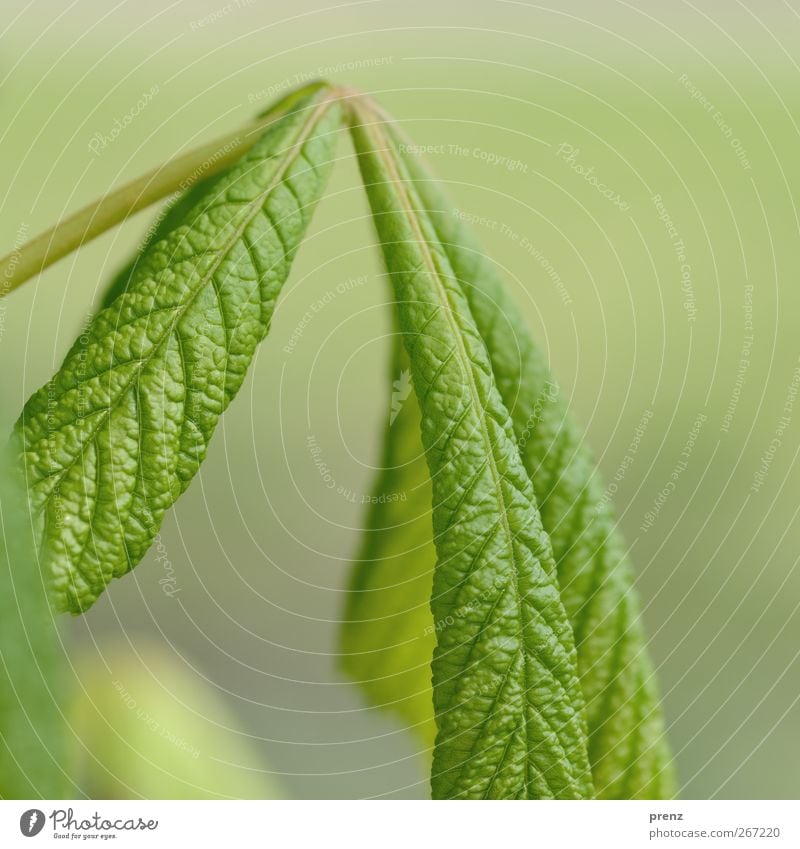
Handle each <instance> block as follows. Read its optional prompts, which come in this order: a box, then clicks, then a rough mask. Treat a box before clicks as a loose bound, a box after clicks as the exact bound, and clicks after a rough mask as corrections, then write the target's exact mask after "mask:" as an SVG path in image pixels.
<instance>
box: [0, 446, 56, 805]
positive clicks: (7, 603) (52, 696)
mask: <svg viewBox="0 0 800 849" xmlns="http://www.w3.org/2000/svg"><path fill="white" fill-rule="evenodd" d="M14 459H15V458H14V457H13V456H11V453H10V452H9V451H7V450H6V446H3V448H2V450H0V798H3V799H60V798H63V797H64V796H65V795H71V794H69V793H68V791H67V781H66V778H65V773H64V764H63V760H64V753H65V743H66V739H67V735H68V730H69V729H68V728H67V726H66V723H65V721H64V719H63V716H62V714H61V708H60V706H61V704H62V703H63V700H64V696H65V689H66V688H65V681H64V675H63V674H62V672H61V664H62V663H64V662H65V660H64V657H63V654H62V652H61V650H60V646H59V640H58V634H57V631H56V626H55V622H54V621H53V614H52V612H51V611H50V606H49V604H48V600H47V594H46V591H45V582H44V580H43V576H42V574H41V572H40V570H39V564H38V563H37V560H36V557H35V556H34V554H33V539H32V534H31V521H30V515H29V512H28V510H27V505H26V503H25V490H24V487H23V482H22V476H21V475H20V474H19V470H18V469H17V468H16V467H15V464H14Z"/></svg>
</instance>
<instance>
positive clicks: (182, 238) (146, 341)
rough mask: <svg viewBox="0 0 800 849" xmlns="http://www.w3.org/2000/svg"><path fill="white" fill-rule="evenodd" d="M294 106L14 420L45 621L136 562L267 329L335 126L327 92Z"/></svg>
mask: <svg viewBox="0 0 800 849" xmlns="http://www.w3.org/2000/svg"><path fill="white" fill-rule="evenodd" d="M295 106H296V108H294V109H293V111H291V112H290V113H289V114H287V115H286V116H284V117H282V118H280V119H279V120H277V121H275V123H273V124H271V125H270V127H269V129H268V130H267V131H266V132H265V133H264V135H263V137H262V138H261V139H260V140H259V141H258V142H257V143H256V144H255V146H254V147H253V148H252V149H251V150H250V151H249V152H248V153H247V154H246V155H245V156H244V157H243V158H242V159H241V160H240V161H239V162H238V163H237V164H236V165H235V166H233V167H232V168H231V170H230V171H229V172H228V173H227V174H226V175H225V177H224V178H221V179H220V180H219V181H214V183H213V187H212V189H211V192H210V196H209V197H207V198H206V197H204V198H203V199H202V200H199V201H198V203H197V205H196V206H195V207H193V209H192V210H191V211H190V212H189V213H188V215H187V219H186V222H187V223H184V224H182V225H181V226H179V227H177V228H176V229H173V230H172V231H171V232H170V233H169V234H168V235H167V236H166V238H164V239H162V240H160V241H157V242H155V243H154V244H152V245H151V246H150V248H149V249H148V250H147V251H146V252H145V255H144V256H143V257H142V259H141V261H140V262H139V263H138V264H137V268H136V269H135V271H134V274H133V278H132V279H131V281H130V284H129V285H128V287H127V290H126V291H125V292H124V293H123V294H121V295H120V296H119V297H117V298H116V300H115V301H114V302H113V304H112V306H111V307H109V308H108V309H105V310H103V311H102V312H101V313H99V314H98V315H97V316H96V317H95V319H94V320H93V321H92V322H91V324H90V326H89V327H88V328H87V329H86V331H85V332H84V333H83V334H82V335H81V337H80V338H79V339H78V340H77V342H76V343H75V345H74V346H73V348H72V350H71V351H70V352H69V354H68V355H67V358H66V360H65V361H64V364H63V365H62V367H61V369H60V370H59V371H58V373H57V374H56V375H55V377H54V378H53V379H52V380H51V381H50V382H49V383H48V384H47V385H46V386H44V387H43V388H42V389H41V390H39V392H37V393H36V394H35V395H34V396H33V397H32V398H31V400H30V401H29V402H28V404H27V406H26V407H25V410H24V411H23V414H22V417H21V419H20V422H19V424H18V428H19V429H20V431H21V432H22V436H23V442H24V449H25V463H26V468H27V475H28V486H29V488H30V491H31V498H32V502H33V506H34V509H35V510H36V511H37V515H38V532H39V534H40V537H39V542H40V546H41V550H42V552H43V555H44V557H45V559H46V562H47V565H48V569H49V573H50V580H51V584H52V587H53V597H54V604H55V606H56V607H57V609H59V610H69V611H72V612H75V613H78V612H81V611H84V610H86V609H87V608H88V607H89V606H90V605H91V604H92V603H93V602H94V601H95V600H96V599H97V597H98V596H99V595H100V593H102V591H103V589H104V588H105V587H106V586H107V584H108V583H109V582H110V581H111V579H112V578H114V577H120V576H122V575H123V574H125V573H126V572H128V571H129V570H130V569H131V568H133V567H134V566H135V565H136V564H137V563H138V562H139V560H140V559H141V558H142V556H143V555H144V554H145V552H146V551H147V549H148V548H149V546H150V545H151V543H152V542H153V539H154V537H155V535H156V533H157V532H158V528H159V527H160V524H161V521H162V518H163V516H164V513H165V512H166V510H167V509H168V508H169V507H170V506H171V505H172V504H173V503H174V501H175V500H176V499H177V498H178V496H179V495H180V494H181V493H182V492H183V491H184V490H185V489H186V487H187V486H188V485H189V483H190V481H191V479H192V477H193V476H194V474H195V473H196V471H197V469H198V467H199V465H200V463H201V462H202V460H203V459H204V457H205V453H206V449H207V445H208V441H209V439H210V438H211V435H212V433H213V431H214V428H215V426H216V423H217V420H218V418H219V416H220V415H221V414H222V412H223V411H224V410H225V408H226V407H227V406H228V404H229V403H230V401H231V399H232V398H233V397H234V395H235V394H236V392H237V390H238V389H239V387H240V386H241V384H242V381H243V380H244V377H245V372H246V370H247V367H248V366H249V364H250V361H251V359H252V356H253V353H254V351H255V348H256V346H257V344H258V342H259V341H260V340H261V339H262V338H263V337H264V336H265V335H266V333H267V330H268V328H269V323H270V319H271V317H272V313H273V310H274V307H275V302H276V299H277V297H278V294H279V292H280V289H281V287H282V285H283V283H284V281H285V279H286V277H287V275H288V272H289V267H290V265H291V261H292V259H293V257H294V254H295V252H296V250H297V247H298V245H299V243H300V241H301V239H302V237H303V235H304V233H305V230H306V227H307V224H308V220H309V217H310V215H311V212H312V211H313V209H314V207H315V205H316V203H317V200H318V199H319V196H320V193H321V191H322V189H323V186H324V184H325V180H326V177H327V174H328V170H329V165H330V163H331V160H332V157H333V151H334V145H335V138H336V130H337V129H338V127H339V125H340V107H339V104H338V103H337V102H336V100H335V98H334V96H333V95H332V94H331V93H329V92H327V91H319V92H317V93H315V94H312V95H310V96H308V97H305V98H303V99H301V100H300V101H299V102H298V103H297V104H296V105H295Z"/></svg>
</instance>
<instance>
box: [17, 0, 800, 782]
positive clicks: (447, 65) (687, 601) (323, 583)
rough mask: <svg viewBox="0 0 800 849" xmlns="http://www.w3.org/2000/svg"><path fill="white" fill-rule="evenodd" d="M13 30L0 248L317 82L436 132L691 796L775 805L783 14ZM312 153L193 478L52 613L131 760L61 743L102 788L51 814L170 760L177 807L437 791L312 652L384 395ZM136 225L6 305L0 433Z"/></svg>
mask: <svg viewBox="0 0 800 849" xmlns="http://www.w3.org/2000/svg"><path fill="white" fill-rule="evenodd" d="M3 11H4V15H3V22H2V24H0V115H1V116H2V120H1V121H0V163H1V164H2V165H1V168H2V180H1V181H0V186H2V188H1V189H0V191H2V201H1V202H0V253H5V252H6V251H10V250H12V249H13V248H14V247H15V246H18V245H19V244H21V243H22V242H24V241H25V240H26V239H28V238H30V237H31V236H33V235H35V234H36V233H37V231H39V230H40V229H42V228H44V227H45V226H47V225H49V224H50V223H52V222H53V221H54V220H55V219H57V218H58V217H59V216H61V215H63V214H65V213H68V212H70V211H72V210H74V209H77V208H78V207H79V206H81V205H82V204H84V203H86V202H88V201H90V200H91V199H93V198H95V197H96V196H98V195H100V194H102V193H103V192H105V191H107V190H108V189H109V188H111V187H113V186H115V185H118V184H120V183H121V182H123V181H125V180H126V179H129V178H132V177H134V176H137V175H138V174H140V173H141V172H142V171H144V170H146V169H148V168H150V167H152V166H155V165H157V164H159V163H160V162H161V161H163V160H164V159H165V158H167V157H170V156H173V155H176V154H178V153H180V152H181V151H184V150H187V149H189V148H190V147H192V146H194V145H196V144H198V143H199V142H201V141H205V140H210V139H212V138H214V137H215V136H216V135H220V134H222V133H225V132H227V131H228V130H230V129H231V128H233V127H235V126H237V125H238V124H240V123H244V122H246V121H247V120H248V119H249V118H250V117H251V116H253V115H254V114H255V113H256V112H258V111H260V110H262V109H263V108H264V107H266V105H267V104H268V103H269V102H270V101H271V100H272V99H274V98H275V97H277V96H278V95H279V94H281V93H283V92H285V91H287V90H288V89H289V88H291V87H293V86H295V85H297V84H298V83H302V82H304V81H307V80H310V79H313V78H316V77H319V76H324V77H328V78H331V79H333V80H335V81H337V82H341V83H346V84H350V85H354V86H357V87H360V88H362V89H365V90H367V91H369V92H371V93H372V94H373V95H374V96H375V97H377V98H378V99H379V101H380V102H381V103H382V104H383V105H384V106H385V107H386V108H387V109H388V110H389V111H390V112H392V113H393V114H394V115H395V116H396V117H397V118H398V119H399V120H400V121H401V122H402V124H403V126H404V128H405V129H406V131H407V132H408V133H409V134H410V135H411V136H412V137H413V138H414V139H415V140H416V141H417V142H418V143H419V144H420V145H425V146H430V153H429V156H428V161H429V163H430V165H431V167H432V168H433V169H434V170H435V171H436V172H437V173H438V174H439V175H440V176H441V177H442V178H444V179H445V180H446V181H447V182H448V184H449V190H450V193H451V195H452V199H453V208H454V214H460V215H463V216H465V217H469V218H474V220H475V224H474V227H475V229H476V231H477V233H478V235H479V237H480V238H481V240H482V241H483V243H484V245H485V246H486V248H487V250H488V252H489V253H490V254H491V256H492V257H493V258H494V259H495V260H496V261H497V262H498V263H499V264H500V265H501V266H503V267H504V268H505V269H506V271H507V275H508V279H509V284H510V286H511V287H512V288H513V292H514V296H515V298H516V300H517V302H518V303H519V307H520V310H522V311H523V312H524V314H525V316H526V317H527V319H528V320H529V322H530V324H531V327H532V328H533V330H534V332H535V334H536V337H537V339H538V340H539V342H540V344H541V345H542V346H543V347H544V348H545V349H546V351H547V353H548V357H549V359H550V362H551V363H552V367H553V369H554V371H555V373H556V375H557V377H558V380H559V383H560V386H561V389H562V392H563V393H564V395H565V396H566V397H567V398H568V400H569V405H570V408H571V410H572V412H573V415H574V417H575V418H576V419H577V420H578V421H579V422H580V423H581V424H582V425H583V426H584V427H585V428H586V432H587V440H588V441H589V442H590V444H591V446H592V448H593V451H594V453H595V456H596V457H597V459H598V462H599V465H600V467H601V469H602V471H603V473H604V476H605V478H606V481H607V482H608V483H609V484H610V490H609V494H613V499H614V501H615V503H616V506H617V510H618V515H619V521H620V524H621V527H622V529H623V531H624V533H625V535H626V537H627V540H628V542H629V544H630V549H631V553H632V557H633V560H634V563H635V566H636V569H637V585H638V589H639V592H640V594H641V598H642V606H643V608H644V619H645V623H646V627H647V631H648V634H649V638H650V646H651V651H652V655H653V658H654V660H655V664H656V667H657V669H658V675H659V679H660V682H661V687H662V690H663V695H664V703H665V710H666V715H667V720H668V725H669V736H670V738H671V741H672V745H673V747H674V750H675V753H676V757H677V763H678V772H679V777H680V782H681V786H682V795H683V796H684V797H685V798H716V797H720V798H751V797H766V798H769V797H775V798H797V796H798V794H800V704H798V701H800V687H798V680H800V661H799V660H798V653H799V652H798V646H799V645H800V615H798V605H800V571H799V570H798V568H797V561H798V551H799V550H800V545H799V543H800V521H799V520H798V511H799V510H800V479H799V478H798V474H797V470H798V452H800V399H798V397H797V395H798V389H799V388H800V334H799V333H798V329H797V321H798V319H797V317H798V315H800V288H798V286H797V264H798V255H799V252H798V233H799V231H800V226H799V225H800V218H798V201H799V200H800V192H798V186H800V157H798V155H797V151H798V149H799V148H798V142H799V141H800V129H799V128H798V124H797V116H798V115H800V86H798V82H800V67H799V66H798V60H799V59H800V57H798V53H797V49H796V45H797V44H798V43H800V10H798V8H797V5H796V4H792V3H789V2H777V0H775V2H764V0H762V2H755V0H744V2H737V3H729V2H723V0H718V2H709V0H698V2H694V3H690V2H680V0H676V2H673V3H668V4H665V3H658V2H655V1H654V0H640V2H637V3H635V4H630V3H626V2H622V0H619V1H618V2H617V0H600V2H590V0H573V2H569V0H567V1H566V2H559V3H557V4H555V3H544V4H535V3H533V2H527V0H525V1H524V2H517V0H498V2H493V0H480V1H479V0H467V1H466V2H465V0H461V2H455V0H452V2H437V3H431V2H420V1H419V0H402V2H400V0H363V2H353V3H342V4H338V5H325V4H324V3H322V2H307V1H306V0H299V2H296V3H293V4H276V3H274V2H265V0H231V2H225V0H176V2H167V3H164V2H161V0H158V2H157V0H135V2H134V0H121V2H116V3H108V2H104V0H73V2H66V0H65V1H64V2H60V1H59V0H31V2H26V1H25V0H5V2H4V4H3ZM339 156H340V157H341V161H340V162H339V163H338V166H337V169H336V171H335V174H334V177H333V179H332V184H331V187H330V189H329V191H328V192H327V193H326V196H325V198H324V199H323V201H322V202H321V204H320V207H319V209H318V211H317V214H316V216H315V219H314V222H313V225H312V229H311V232H310V234H309V237H308V238H307V239H306V242H305V243H304V245H303V247H302V250H301V251H300V254H299V256H298V258H297V260H296V262H295V265H294V270H293V273H292V276H291V278H290V280H289V283H288V284H287V286H286V288H285V289H284V295H283V297H282V300H281V302H280V304H279V307H278V310H277V313H276V316H275V320H274V323H273V326H272V329H271V332H270V335H269V337H268V338H267V340H266V341H265V342H264V343H263V344H262V346H261V348H260V350H259V352H258V355H257V357H256V361H255V363H254V365H253V368H252V369H251V371H250V374H249V378H248V380H247V382H246V384H245V386H244V388H243V389H242V391H241V393H240V395H239V396H238V398H237V399H236V401H235V402H234V403H233V405H232V406H231V409H230V411H229V412H228V414H227V415H226V416H225V417H224V419H223V422H222V424H221V425H220V427H219V429H218V431H217V435H216V436H215V438H214V440H213V442H212V447H211V451H210V455H209V458H208V460H207V462H206V463H205V465H204V467H203V470H202V472H201V474H200V475H199V476H198V478H197V479H196V480H195V482H194V483H193V485H192V486H191V488H190V490H189V491H188V493H187V494H186V495H185V496H184V497H183V498H182V499H181V501H180V502H179V504H178V505H177V508H176V509H175V510H174V511H172V512H171V513H170V514H169V516H168V518H167V520H166V521H165V524H164V526H163V529H162V534H161V538H160V541H159V543H158V544H157V545H156V546H154V548H153V549H152V550H151V552H150V553H149V554H148V556H147V557H146V558H145V560H144V561H143V562H142V563H141V565H140V566H139V567H138V568H137V569H136V570H135V572H134V573H133V574H131V575H129V576H128V577H126V578H125V579H124V580H122V581H118V582H115V583H114V585H113V586H111V587H110V589H109V591H108V592H107V593H106V594H105V595H104V596H103V597H102V598H101V600H100V601H99V602H98V603H97V604H96V605H95V607H94V608H93V609H92V610H91V611H90V612H89V613H88V614H87V615H86V616H84V617H82V618H80V619H70V620H68V621H66V620H65V621H64V623H62V624H63V637H64V642H65V647H66V651H67V653H68V655H69V657H70V658H71V660H72V661H73V663H74V664H75V666H74V668H75V676H73V678H74V681H73V683H76V688H77V690H78V692H80V691H81V689H82V687H86V688H87V689H89V688H90V687H89V684H88V683H87V682H89V681H90V679H91V678H92V676H93V675H95V676H96V675H101V676H104V686H106V689H108V687H109V686H111V687H113V696H114V698H116V699H117V702H118V703H117V708H116V709H117V711H118V712H119V711H120V708H119V705H120V704H121V705H123V706H124V707H126V709H127V714H126V713H125V711H124V710H122V714H123V715H125V716H127V720H128V722H129V724H130V725H131V728H129V729H128V730H122V729H121V730H120V731H119V735H122V736H123V737H124V738H125V740H126V741H127V742H126V745H127V746H128V748H129V750H128V752H127V755H126V757H124V758H122V759H118V758H119V753H118V752H115V751H114V746H115V744H114V738H115V736H119V735H117V734H116V731H114V730H113V729H110V728H103V727H102V726H100V727H97V728H95V729H94V730H93V731H92V730H91V729H90V731H86V732H84V733H85V734H89V735H90V736H91V734H92V733H94V735H95V740H94V742H93V743H92V745H91V746H90V747H89V748H91V755H88V754H87V753H86V751H84V755H85V756H86V757H90V758H91V759H94V760H95V762H96V763H97V764H98V765H100V767H101V769H102V771H103V772H104V774H105V776H106V779H107V780H106V781H104V782H101V783H100V785H99V786H98V785H92V784H91V783H90V782H89V780H88V779H86V780H83V781H81V780H80V779H79V780H78V783H77V784H76V785H75V786H74V790H73V792H74V795H76V796H81V795H103V794H107V795H109V794H111V793H122V794H127V795H131V796H139V795H141V796H158V795H159V792H160V789H161V786H160V785H159V784H158V783H157V782H156V781H155V780H154V778H153V775H154V774H162V775H169V774H171V773H172V774H173V779H174V780H173V785H172V786H171V789H170V791H169V792H170V793H178V792H183V793H184V794H185V795H187V796H195V795H198V794H201V793H204V794H208V795H211V796H239V795H248V794H252V795H256V796H258V795H264V796H269V795H282V796H286V797H302V798H318V797H320V798H349V797H375V796H378V797H406V798H408V797H411V798H417V797H425V796H426V795H427V794H428V786H427V779H426V775H427V769H428V765H427V761H426V756H425V754H424V753H423V752H422V751H421V749H420V745H419V744H418V743H417V741H416V739H415V738H414V737H413V736H412V735H411V734H410V733H409V732H408V731H407V730H406V729H404V728H403V727H402V725H401V724H400V722H399V720H397V719H396V718H394V717H393V716H391V715H389V714H386V713H383V712H380V711H378V710H375V709H374V708H372V707H370V705H369V704H367V702H366V701H365V699H364V697H363V696H362V694H361V693H360V691H359V690H358V689H357V688H356V687H354V686H353V685H352V684H350V683H349V682H348V681H347V679H346V678H345V676H344V675H343V673H342V672H341V671H340V668H339V664H338V659H337V654H336V647H337V629H338V622H339V620H340V619H341V616H342V608H343V600H344V589H345V587H346V582H347V575H348V571H349V562H350V559H351V558H352V557H353V556H354V554H355V552H356V550H357V546H358V541H359V529H360V528H361V527H362V526H363V523H364V521H365V508H364V505H363V504H361V503H360V501H361V496H362V495H364V494H366V493H369V491H370V481H371V478H372V474H373V471H374V469H375V467H376V465H377V464H378V463H379V462H380V460H379V451H380V445H379V441H380V434H381V433H382V430H383V427H384V424H385V422H386V420H387V417H388V415H389V409H390V395H391V381H392V380H394V379H396V377H397V376H396V375H390V374H389V371H388V362H387V356H388V351H389V339H388V336H387V334H388V333H389V331H390V314H389V310H388V308H387V306H386V305H387V302H388V300H389V294H388V291H387V287H386V284H385V280H384V278H383V277H382V276H381V267H380V264H379V255H378V251H377V249H376V248H375V246H374V243H375V236H374V234H373V231H372V227H371V223H370V220H369V218H368V216H367V206H366V201H365V198H364V195H363V190H362V189H361V188H360V186H359V184H358V178H357V172H356V167H355V163H354V161H353V159H352V156H351V151H350V148H349V142H348V140H347V138H346V137H345V135H344V134H343V136H342V139H341V143H340V147H339ZM156 212H157V210H155V209H154V210H150V211H146V212H144V213H140V214H139V215H138V216H136V217H135V218H134V219H132V220H131V221H129V222H128V223H127V224H126V225H125V226H123V227H120V228H118V229H116V230H114V231H113V232H111V233H108V234H106V235H105V236H103V237H102V238H100V239H98V240H97V241H96V242H94V243H92V244H91V245H89V246H88V247H86V248H85V249H84V250H82V251H81V252H80V253H79V254H77V255H75V256H72V257H69V258H67V259H66V260H63V261H62V262H60V263H59V264H57V265H55V266H54V267H52V268H51V269H50V270H48V271H47V272H46V273H45V274H43V275H42V276H41V278H40V279H38V280H36V281H31V282H29V283H28V284H27V285H26V286H25V287H23V289H21V290H19V291H18V292H15V293H14V294H13V295H12V296H11V297H9V298H8V299H6V300H0V363H2V368H0V410H3V420H2V426H3V428H6V429H7V428H8V427H10V425H11V424H12V422H13V420H14V419H15V418H16V415H17V413H18V411H19V410H20V409H21V407H22V405H23V403H24V401H25V400H26V399H27V397H28V396H29V395H30V394H31V393H32V392H33V391H34V390H35V389H37V388H38V387H39V386H40V385H41V384H42V383H44V382H45V381H46V380H47V379H48V378H49V377H50V375H51V374H52V373H53V372H54V370H55V369H56V368H57V367H58V365H59V364H60V362H61V360H62V359H63V357H64V355H65V353H66V351H67V349H68V347H69V346H70V344H71V343H72V341H73V339H74V338H75V337H76V335H78V333H79V332H80V329H81V327H82V326H83V324H84V323H85V322H86V321H87V319H88V318H89V316H90V314H91V311H92V308H93V305H95V304H96V303H97V300H98V297H99V294H100V293H101V292H102V290H103V287H104V285H105V283H106V281H107V280H108V279H109V278H110V276H111V275H112V274H113V273H114V272H115V271H116V270H117V268H118V267H119V266H120V265H121V264H122V263H123V262H124V261H125V259H126V258H127V257H128V256H129V255H130V254H131V252H132V251H133V250H134V249H135V247H136V246H137V244H138V243H139V241H140V239H141V238H142V236H143V235H144V233H145V232H146V230H147V228H148V226H149V223H150V221H151V220H152V218H153V217H154V216H155V214H156ZM320 300H321V301H322V302H323V307H322V308H319V309H314V304H315V303H316V302H318V301H320ZM309 310H312V311H313V317H312V319H311V321H310V322H307V323H306V325H305V326H304V327H303V329H302V330H300V331H299V333H298V327H300V326H301V322H303V317H304V315H305V314H306V313H307V312H308V311H309ZM309 440H312V441H313V442H314V444H315V445H316V446H318V449H319V450H318V451H317V452H316V453H314V452H312V451H310V450H309V445H310V441H309ZM320 458H321V459H322V461H323V462H324V464H325V465H326V467H327V469H328V472H329V475H330V476H332V478H333V479H334V480H335V482H336V486H335V488H329V481H328V480H327V479H324V478H323V476H322V475H321V474H320V466H319V462H318V461H319V460H320ZM165 704H166V707H165V706H164V705H165ZM81 715H83V716H85V715H86V712H85V711H82V710H81V709H80V708H79V709H77V716H78V719H76V720H75V722H74V723H73V726H74V729H75V733H76V734H78V735H79V733H80V726H81V722H80V716H81ZM155 716H158V717H159V718H158V719H155V718H154V717H155ZM137 728H138V729H139V731H140V732H141V733H143V734H145V733H146V732H147V733H149V734H150V735H151V736H152V735H157V736H159V737H160V738H161V739H164V740H166V741H167V745H166V746H165V749H166V751H167V755H165V757H166V760H165V762H164V763H158V764H153V763H151V762H150V759H149V757H148V756H147V755H146V754H144V751H145V750H144V749H142V752H139V753H138V754H137V752H138V750H137V743H136V733H137V732H136V729H137ZM84 739H86V738H84ZM83 748H84V750H85V749H86V747H83ZM176 759H177V760H180V759H183V760H184V761H185V763H184V767H186V769H184V770H183V771H181V769H183V768H181V769H179V768H177V767H174V766H173V765H172V762H173V761H176ZM132 760H135V761H136V762H137V763H138V762H139V761H141V764H140V766H141V767H142V771H141V772H139V771H137V769H136V768H132V767H131V763H132ZM123 764H127V766H125V767H124V768H123ZM192 764H202V767H198V768H194V767H193V766H192ZM124 769H127V773H124ZM148 770H149V771H148ZM95 772H97V770H95ZM123 773H124V774H123ZM179 773H180V775H179ZM175 781H178V782H183V784H179V786H180V787H182V788H183V790H182V791H177V790H175V789H174V786H175Z"/></svg>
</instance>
